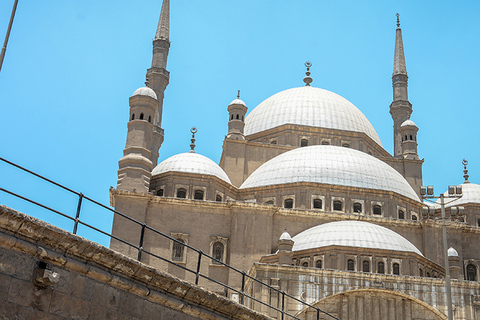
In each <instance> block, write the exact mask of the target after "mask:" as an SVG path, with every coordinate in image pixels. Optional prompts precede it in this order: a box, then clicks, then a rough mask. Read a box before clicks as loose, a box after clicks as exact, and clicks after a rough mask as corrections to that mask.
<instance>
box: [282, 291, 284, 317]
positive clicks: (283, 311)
mask: <svg viewBox="0 0 480 320" xmlns="http://www.w3.org/2000/svg"><path fill="white" fill-rule="evenodd" d="M284 318H285V291H282V320H283V319H284Z"/></svg>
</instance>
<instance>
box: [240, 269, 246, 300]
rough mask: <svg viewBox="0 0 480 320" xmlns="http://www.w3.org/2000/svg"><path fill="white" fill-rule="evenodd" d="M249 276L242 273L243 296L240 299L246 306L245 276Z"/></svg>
mask: <svg viewBox="0 0 480 320" xmlns="http://www.w3.org/2000/svg"><path fill="white" fill-rule="evenodd" d="M246 275H247V274H246V273H245V271H242V296H241V297H240V304H244V303H245V301H244V299H245V276H246Z"/></svg>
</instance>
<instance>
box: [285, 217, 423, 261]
mask: <svg viewBox="0 0 480 320" xmlns="http://www.w3.org/2000/svg"><path fill="white" fill-rule="evenodd" d="M292 240H293V241H294V242H295V243H294V245H293V251H300V250H308V249H316V248H321V247H327V246H344V247H356V248H370V249H381V250H393V251H404V252H405V251H406V252H415V253H418V254H419V255H421V256H423V254H422V253H421V252H420V250H418V249H417V247H415V246H414V245H413V244H412V243H411V242H410V241H408V240H407V239H405V238H404V237H402V236H401V235H399V234H398V233H396V232H395V231H392V230H390V229H387V228H385V227H382V226H379V225H376V224H373V223H368V222H363V221H336V222H329V223H325V224H321V225H319V226H316V227H313V228H310V229H307V230H305V231H303V232H300V233H299V234H297V235H296V236H295V237H293V239H292Z"/></svg>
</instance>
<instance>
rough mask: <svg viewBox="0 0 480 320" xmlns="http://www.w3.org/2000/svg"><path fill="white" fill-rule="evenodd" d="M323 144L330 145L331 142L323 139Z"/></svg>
mask: <svg viewBox="0 0 480 320" xmlns="http://www.w3.org/2000/svg"><path fill="white" fill-rule="evenodd" d="M322 145H324V146H328V145H330V142H328V141H327V140H323V141H322Z"/></svg>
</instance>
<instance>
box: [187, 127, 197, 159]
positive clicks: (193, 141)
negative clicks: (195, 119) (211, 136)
mask: <svg viewBox="0 0 480 320" xmlns="http://www.w3.org/2000/svg"><path fill="white" fill-rule="evenodd" d="M190 132H191V133H192V139H191V141H192V143H190V151H188V152H190V153H195V133H197V128H195V127H193V128H192V129H190Z"/></svg>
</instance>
